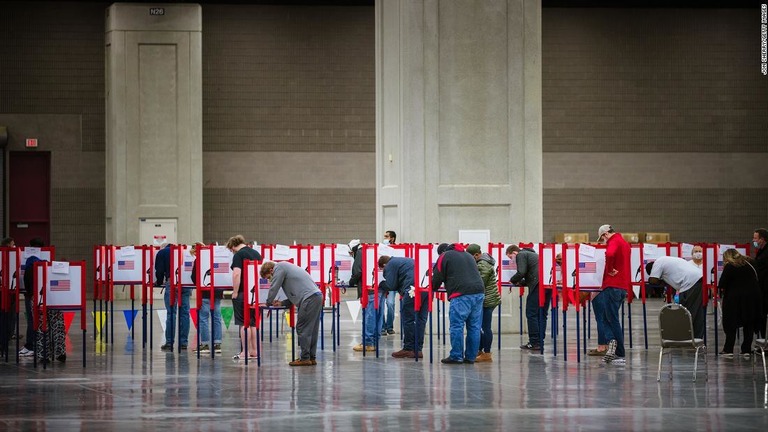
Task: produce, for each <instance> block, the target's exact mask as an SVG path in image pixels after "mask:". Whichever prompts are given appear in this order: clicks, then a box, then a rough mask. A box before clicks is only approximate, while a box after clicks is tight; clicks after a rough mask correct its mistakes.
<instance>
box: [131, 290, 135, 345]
mask: <svg viewBox="0 0 768 432" xmlns="http://www.w3.org/2000/svg"><path fill="white" fill-rule="evenodd" d="M131 291H133V287H131ZM134 310H136V305H135V304H134V300H133V298H131V320H133V311H134ZM131 340H132V341H134V340H136V326H134V325H133V321H131Z"/></svg>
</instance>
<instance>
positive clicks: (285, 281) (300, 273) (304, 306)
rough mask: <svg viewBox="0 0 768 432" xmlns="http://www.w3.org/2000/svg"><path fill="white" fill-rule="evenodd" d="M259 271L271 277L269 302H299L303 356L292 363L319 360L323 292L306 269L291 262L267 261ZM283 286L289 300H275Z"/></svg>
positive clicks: (298, 319) (287, 304)
mask: <svg viewBox="0 0 768 432" xmlns="http://www.w3.org/2000/svg"><path fill="white" fill-rule="evenodd" d="M259 275H260V276H261V277H262V278H265V279H268V280H269V282H270V283H269V294H267V299H266V304H268V305H272V306H283V307H288V306H291V305H296V307H297V308H298V311H297V313H296V333H297V335H298V338H299V347H300V348H301V358H299V359H296V360H293V361H291V362H290V363H288V364H289V365H291V366H314V365H316V364H317V359H316V357H317V336H318V332H319V330H320V314H321V313H323V292H322V291H320V289H319V288H318V287H317V284H315V282H314V281H313V280H312V276H310V275H309V273H307V272H306V271H305V270H304V269H302V268H301V267H299V266H297V265H296V264H293V263H289V262H279V263H274V262H272V261H267V262H265V263H264V264H262V265H261V271H260V272H259ZM280 288H282V289H283V292H284V293H285V296H286V297H288V298H287V299H286V300H283V301H280V300H275V297H277V294H278V292H280Z"/></svg>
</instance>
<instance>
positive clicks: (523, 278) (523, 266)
mask: <svg viewBox="0 0 768 432" xmlns="http://www.w3.org/2000/svg"><path fill="white" fill-rule="evenodd" d="M506 255H507V258H509V259H511V260H512V259H514V260H515V264H516V265H517V273H515V274H514V275H513V276H512V278H511V279H510V280H509V282H510V283H511V284H512V285H527V286H528V296H527V297H526V298H525V318H526V319H527V322H528V343H527V344H525V345H521V346H520V348H521V349H524V350H530V351H540V350H541V347H542V346H543V344H544V337H545V336H546V335H547V314H549V305H550V303H551V302H552V291H548V290H544V306H543V310H542V308H541V307H540V305H539V254H537V253H536V252H535V251H534V250H533V249H531V248H522V249H521V248H520V247H519V246H517V245H511V246H509V247H507V251H506Z"/></svg>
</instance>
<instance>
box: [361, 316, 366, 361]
mask: <svg viewBox="0 0 768 432" xmlns="http://www.w3.org/2000/svg"><path fill="white" fill-rule="evenodd" d="M362 344H363V357H365V352H366V351H367V350H366V349H365V348H366V347H367V345H366V344H365V308H363V338H362Z"/></svg>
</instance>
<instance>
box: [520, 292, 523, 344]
mask: <svg viewBox="0 0 768 432" xmlns="http://www.w3.org/2000/svg"><path fill="white" fill-rule="evenodd" d="M522 335H523V295H522V294H520V336H522Z"/></svg>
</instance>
